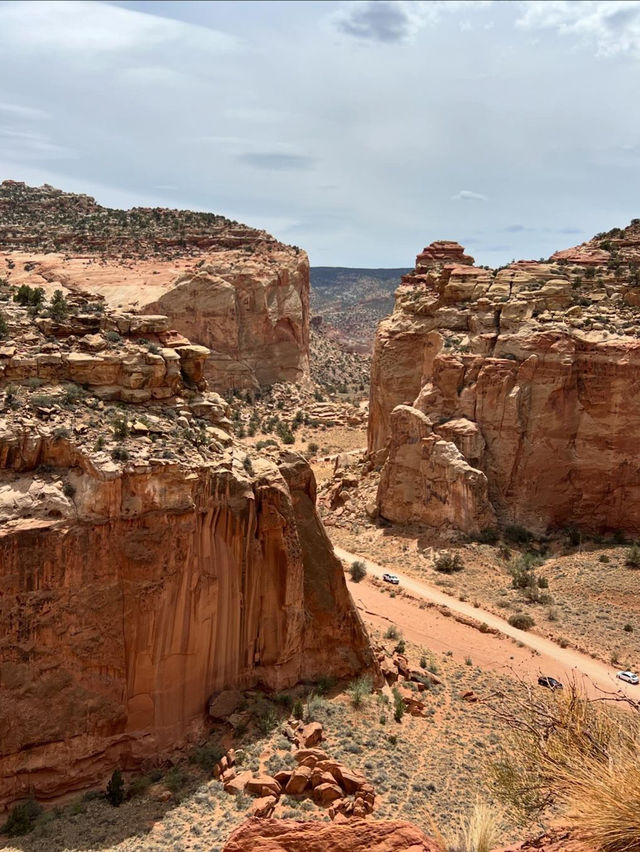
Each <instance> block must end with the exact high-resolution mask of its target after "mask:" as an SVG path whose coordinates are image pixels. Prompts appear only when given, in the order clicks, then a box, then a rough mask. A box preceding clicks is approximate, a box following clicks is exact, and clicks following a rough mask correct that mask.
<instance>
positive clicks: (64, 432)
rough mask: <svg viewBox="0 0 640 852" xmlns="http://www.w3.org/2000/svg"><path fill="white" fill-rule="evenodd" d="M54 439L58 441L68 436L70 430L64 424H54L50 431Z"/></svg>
mask: <svg viewBox="0 0 640 852" xmlns="http://www.w3.org/2000/svg"><path fill="white" fill-rule="evenodd" d="M51 434H52V435H53V437H54V438H55V439H56V441H59V440H60V439H61V438H68V437H69V436H70V435H71V432H70V431H69V430H68V429H67V427H66V426H56V428H55V429H54V430H53V431H52V432H51Z"/></svg>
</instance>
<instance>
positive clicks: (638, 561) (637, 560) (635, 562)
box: [624, 542, 640, 569]
mask: <svg viewBox="0 0 640 852" xmlns="http://www.w3.org/2000/svg"><path fill="white" fill-rule="evenodd" d="M624 564H625V565H626V566H627V567H628V568H634V569H638V568H640V547H639V546H638V543H637V542H634V543H633V544H632V545H631V547H630V548H629V552H628V553H627V557H626V559H625V560H624Z"/></svg>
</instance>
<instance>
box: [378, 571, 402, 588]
mask: <svg viewBox="0 0 640 852" xmlns="http://www.w3.org/2000/svg"><path fill="white" fill-rule="evenodd" d="M382 579H383V580H384V581H385V583H393V585H394V586H399V585H400V578H399V577H398V576H397V574H383V575H382Z"/></svg>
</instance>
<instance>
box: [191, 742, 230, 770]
mask: <svg viewBox="0 0 640 852" xmlns="http://www.w3.org/2000/svg"><path fill="white" fill-rule="evenodd" d="M223 754H224V749H223V748H222V746H221V745H219V744H218V743H204V744H203V745H197V746H195V748H193V749H192V751H191V754H190V755H189V763H195V765H196V766H199V767H200V769H202V770H203V772H212V771H213V767H214V764H216V763H217V762H218V761H219V760H220V758H221V757H222V756H223Z"/></svg>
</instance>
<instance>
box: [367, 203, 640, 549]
mask: <svg viewBox="0 0 640 852" xmlns="http://www.w3.org/2000/svg"><path fill="white" fill-rule="evenodd" d="M639 269H640V220H634V222H633V223H632V224H631V225H630V226H629V227H628V228H626V229H625V230H621V229H614V230H613V231H611V232H609V233H608V234H601V235H599V236H598V237H596V238H595V239H594V240H592V241H591V242H589V243H586V244H584V245H583V246H578V247H577V248H575V249H571V250H568V251H566V252H558V253H557V254H556V255H554V256H553V257H552V258H550V259H549V261H546V262H533V261H521V262H519V263H513V264H511V265H509V266H507V267H505V268H503V269H500V270H497V271H493V270H489V269H485V268H478V267H476V266H473V265H472V259H471V258H468V257H466V256H465V255H464V251H463V249H462V247H461V246H457V244H452V243H434V244H432V245H431V246H429V247H428V248H426V249H425V250H424V251H423V252H422V253H421V254H420V255H419V256H418V259H417V264H416V269H415V271H414V272H412V273H411V274H409V275H407V276H405V277H404V279H403V284H402V286H401V287H400V288H399V289H398V291H397V294H396V306H395V310H394V313H393V314H392V315H391V316H390V317H389V318H388V319H387V320H385V321H383V322H382V323H381V325H380V327H379V330H378V336H377V340H376V347H375V352H374V358H373V365H372V379H371V398H370V419H369V452H370V454H371V457H372V460H373V461H374V463H377V464H383V463H384V467H383V469H382V474H381V479H380V487H379V490H378V509H379V512H380V514H381V515H382V516H383V517H385V518H388V519H390V520H393V521H398V522H406V521H417V522H422V523H425V524H428V525H430V526H433V527H450V528H453V529H457V530H462V531H464V532H466V533H474V532H478V531H479V530H481V529H482V528H483V527H488V526H493V525H494V524H495V522H496V519H497V521H498V522H500V523H517V524H521V525H523V526H526V527H527V528H529V529H531V530H533V531H537V532H542V531H545V530H547V529H549V528H559V527H564V526H567V525H569V524H575V525H577V526H579V527H582V528H584V529H587V530H590V531H594V532H596V531H607V530H609V531H611V530H624V531H626V532H628V533H637V532H638V531H639V530H640V467H639V466H638V463H637V447H636V444H637V440H636V432H637V424H638V423H639V422H640V394H639V391H640V372H639V368H640V339H639V336H640V311H639V309H638V305H640V274H639ZM398 406H400V407H398Z"/></svg>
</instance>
